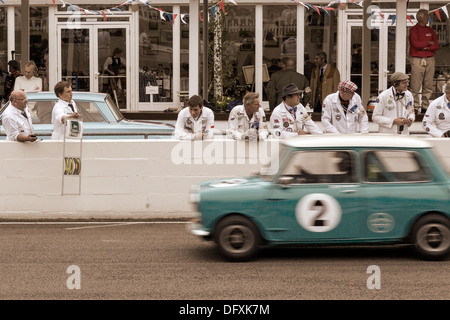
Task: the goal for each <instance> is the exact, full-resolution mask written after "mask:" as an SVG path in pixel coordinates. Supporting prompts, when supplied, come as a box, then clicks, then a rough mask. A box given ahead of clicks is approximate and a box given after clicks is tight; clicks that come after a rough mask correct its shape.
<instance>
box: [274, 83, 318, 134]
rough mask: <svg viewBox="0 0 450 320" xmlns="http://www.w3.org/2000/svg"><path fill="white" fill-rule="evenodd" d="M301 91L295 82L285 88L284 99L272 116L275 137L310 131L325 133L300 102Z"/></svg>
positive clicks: (312, 132)
mask: <svg viewBox="0 0 450 320" xmlns="http://www.w3.org/2000/svg"><path fill="white" fill-rule="evenodd" d="M301 93H302V91H301V90H299V89H298V88H297V86H296V85H295V84H293V83H291V84H288V85H287V86H285V87H284V88H283V97H282V101H281V103H280V104H279V105H278V106H277V107H276V108H275V109H274V110H273V112H272V115H271V116H270V125H271V127H272V135H273V136H274V137H275V138H290V137H296V136H299V135H303V134H307V133H308V132H309V133H311V134H322V133H323V132H322V130H320V128H319V127H318V126H317V125H316V124H315V123H314V121H313V120H312V119H311V116H310V115H309V114H308V112H306V109H305V107H304V106H303V105H302V104H301V103H300V99H301ZM305 130H307V131H305Z"/></svg>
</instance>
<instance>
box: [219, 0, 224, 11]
mask: <svg viewBox="0 0 450 320" xmlns="http://www.w3.org/2000/svg"><path fill="white" fill-rule="evenodd" d="M219 5H220V7H221V8H222V11H223V13H225V6H224V5H223V1H220V2H219Z"/></svg>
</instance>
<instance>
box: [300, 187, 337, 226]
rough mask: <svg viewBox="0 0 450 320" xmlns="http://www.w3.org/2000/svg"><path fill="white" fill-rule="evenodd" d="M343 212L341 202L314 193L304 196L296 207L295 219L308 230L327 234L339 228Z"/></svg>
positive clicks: (322, 194) (328, 196)
mask: <svg viewBox="0 0 450 320" xmlns="http://www.w3.org/2000/svg"><path fill="white" fill-rule="evenodd" d="M341 216H342V210H341V206H340V205H339V202H337V200H336V199H335V198H333V197H331V196H330V195H328V194H324V193H312V194H308V195H306V196H304V197H303V198H302V199H300V201H299V202H298V203H297V206H296V207H295V218H296V219H297V222H298V223H299V224H300V225H301V226H302V227H303V228H305V229H306V230H308V231H312V232H327V231H330V230H333V229H334V228H336V227H337V225H338V224H339V222H340V221H341Z"/></svg>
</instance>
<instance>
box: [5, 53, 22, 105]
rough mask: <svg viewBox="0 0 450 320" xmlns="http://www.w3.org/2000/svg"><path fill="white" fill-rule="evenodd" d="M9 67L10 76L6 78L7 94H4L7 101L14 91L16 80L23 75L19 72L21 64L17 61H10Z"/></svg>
mask: <svg viewBox="0 0 450 320" xmlns="http://www.w3.org/2000/svg"><path fill="white" fill-rule="evenodd" d="M8 66H9V75H8V76H7V77H6V81H5V93H4V98H5V100H8V99H9V95H10V94H11V92H12V91H13V89H14V85H15V83H16V78H17V77H20V76H21V75H22V74H21V73H20V72H19V69H20V65H19V62H17V61H16V60H10V61H9V62H8Z"/></svg>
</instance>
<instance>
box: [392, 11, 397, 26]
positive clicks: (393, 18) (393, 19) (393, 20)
mask: <svg viewBox="0 0 450 320" xmlns="http://www.w3.org/2000/svg"><path fill="white" fill-rule="evenodd" d="M396 18H397V16H396V15H395V14H394V15H393V16H392V23H391V26H393V25H394V24H395V19H396Z"/></svg>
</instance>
